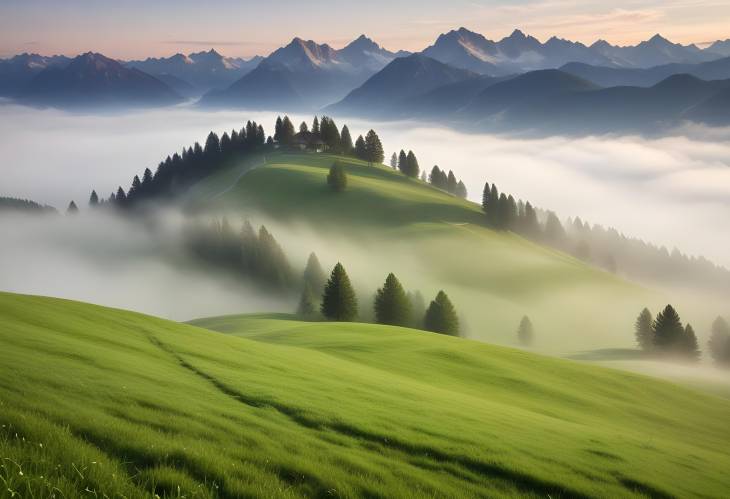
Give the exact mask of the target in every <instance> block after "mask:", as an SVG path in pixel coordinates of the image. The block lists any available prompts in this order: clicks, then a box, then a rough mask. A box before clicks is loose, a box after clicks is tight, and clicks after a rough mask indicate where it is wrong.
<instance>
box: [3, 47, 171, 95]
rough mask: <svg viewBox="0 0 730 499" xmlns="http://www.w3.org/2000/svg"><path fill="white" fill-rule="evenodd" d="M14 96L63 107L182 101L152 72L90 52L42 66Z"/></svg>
mask: <svg viewBox="0 0 730 499" xmlns="http://www.w3.org/2000/svg"><path fill="white" fill-rule="evenodd" d="M16 98H17V99H18V100H19V101H20V102H22V103H29V104H33V105H48V106H54V107H67V108H79V107H83V108H86V107H90V106H94V107H96V106H102V107H108V106H112V107H116V106H125V107H130V106H131V107H137V106H163V105H171V104H176V103H178V102H180V101H182V98H181V97H180V95H178V94H177V93H175V91H173V90H172V89H171V88H170V87H169V86H168V85H166V84H165V83H163V82H161V81H160V80H158V79H156V78H154V77H153V76H150V75H149V74H147V73H144V72H142V71H140V70H138V69H134V68H127V67H125V66H124V65H122V64H121V63H119V62H117V61H115V60H113V59H109V58H107V57H104V56H103V55H101V54H96V53H93V52H87V53H85V54H82V55H79V56H78V57H75V58H73V59H71V61H70V62H69V63H68V64H66V65H64V66H58V65H51V66H48V67H46V68H45V69H43V70H42V71H40V72H39V73H38V74H37V75H36V76H35V77H34V78H33V79H32V80H30V81H29V82H28V83H27V84H26V85H25V86H24V88H23V90H22V91H19V92H18V93H17V95H16Z"/></svg>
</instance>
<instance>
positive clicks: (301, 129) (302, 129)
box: [299, 121, 309, 134]
mask: <svg viewBox="0 0 730 499" xmlns="http://www.w3.org/2000/svg"><path fill="white" fill-rule="evenodd" d="M299 133H302V134H307V133H309V127H308V126H307V122H306V121H302V122H301V123H300V124H299Z"/></svg>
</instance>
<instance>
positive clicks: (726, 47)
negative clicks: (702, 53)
mask: <svg viewBox="0 0 730 499" xmlns="http://www.w3.org/2000/svg"><path fill="white" fill-rule="evenodd" d="M705 50H707V52H710V53H714V54H718V55H721V56H723V57H730V39H728V40H718V41H716V42H715V43H713V44H712V45H710V46H709V47H707V48H706V49H705Z"/></svg>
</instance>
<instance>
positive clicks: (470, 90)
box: [0, 28, 730, 126]
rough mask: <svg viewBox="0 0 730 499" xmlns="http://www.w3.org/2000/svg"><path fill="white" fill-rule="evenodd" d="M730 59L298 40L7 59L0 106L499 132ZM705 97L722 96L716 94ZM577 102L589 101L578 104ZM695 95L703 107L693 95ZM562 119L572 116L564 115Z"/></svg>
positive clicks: (495, 45) (452, 35)
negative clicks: (249, 114)
mask: <svg viewBox="0 0 730 499" xmlns="http://www.w3.org/2000/svg"><path fill="white" fill-rule="evenodd" d="M727 51H730V41H727V40H726V41H717V42H715V43H713V44H711V45H710V46H709V47H708V48H706V49H704V50H703V49H700V48H698V47H697V46H695V45H681V44H676V43H672V42H670V41H668V40H666V39H665V38H663V37H661V36H660V35H655V36H654V37H652V38H651V39H649V40H647V41H644V42H641V43H639V44H637V45H634V46H616V45H611V44H609V43H608V42H606V41H603V40H599V41H597V42H595V43H593V44H592V45H589V46H588V45H584V44H582V43H580V42H573V41H569V40H564V39H560V38H557V37H552V38H550V39H548V40H547V41H545V42H541V41H539V40H538V39H536V38H535V37H532V36H530V35H526V34H525V33H523V32H521V31H519V30H515V31H514V32H513V33H512V34H511V35H510V36H508V37H505V38H502V39H501V40H499V41H492V40H489V39H487V38H486V37H484V36H483V35H481V34H479V33H475V32H473V31H469V30H467V29H465V28H459V29H458V30H452V31H449V32H448V33H444V34H442V35H440V36H439V37H438V38H437V39H436V41H435V42H434V43H433V44H432V45H430V46H429V47H427V48H426V49H424V50H423V51H421V52H419V53H416V54H410V53H408V52H404V51H399V52H392V51H389V50H387V49H385V48H383V47H381V46H380V45H378V44H377V43H376V42H374V41H373V40H371V39H370V38H368V37H366V36H365V35H361V36H359V37H358V38H357V39H355V40H353V41H352V42H350V43H349V44H347V45H346V46H345V47H343V48H340V49H335V48H333V47H332V46H330V45H328V44H319V43H317V42H315V41H313V40H303V39H301V38H294V39H293V40H292V41H291V42H290V43H289V44H287V45H286V46H283V47H281V48H279V49H277V50H275V51H274V52H272V53H271V54H270V55H269V56H267V57H254V58H251V59H241V58H232V57H225V56H223V55H221V54H220V53H218V52H216V51H215V50H212V49H211V50H209V51H207V52H197V53H192V54H189V55H183V54H176V55H173V56H171V57H167V58H147V59H144V60H138V61H128V62H125V61H115V60H112V59H109V58H107V57H105V56H103V55H101V54H96V53H92V52H89V53H86V54H83V55H81V56H78V57H75V58H73V59H71V58H68V57H65V56H52V57H46V56H41V55H37V54H21V55H18V56H15V57H13V58H10V59H7V60H0V96H5V97H11V98H14V99H16V100H18V101H20V102H21V103H26V104H40V105H50V106H58V107H78V106H87V107H92V106H95V105H125V104H128V105H134V106H159V105H169V104H173V103H177V102H180V101H182V100H183V98H187V99H188V100H191V99H197V98H198V97H200V99H199V101H198V102H199V104H200V105H201V106H213V107H224V108H257V109H272V110H280V111H296V110H299V111H304V110H307V111H316V110H320V109H322V108H325V107H326V106H327V107H326V109H327V110H328V111H330V112H333V113H341V114H342V113H344V114H363V115H368V116H379V117H387V118H393V117H399V118H403V117H405V118H415V117H418V118H429V117H439V118H442V117H448V118H449V119H455V120H466V121H467V122H468V123H469V124H478V125H479V126H482V125H484V124H491V125H490V126H496V125H497V124H501V125H506V124H509V123H513V124H514V123H517V122H520V121H521V119H522V118H524V117H525V116H526V115H527V114H529V113H527V112H526V111H525V110H524V109H523V108H524V105H523V106H522V107H519V106H518V107H519V109H518V107H515V106H517V104H516V103H515V102H512V101H511V99H512V96H513V95H514V96H519V98H521V99H522V101H523V103H524V102H534V99H535V98H537V97H538V96H542V97H543V98H546V97H545V95H546V94H550V93H551V92H553V91H555V92H558V94H560V92H562V94H560V95H561V98H560V99H556V102H563V105H564V106H565V109H571V112H573V113H576V112H578V110H577V108H575V107H574V106H572V104H570V103H569V102H565V101H564V98H565V96H567V95H571V96H573V97H574V98H575V99H578V100H581V99H583V100H586V99H587V100H590V99H594V98H595V99H599V97H595V96H593V95H594V94H595V95H598V96H612V97H610V99H616V98H617V97H616V96H622V95H623V96H625V97H626V98H628V97H629V96H634V95H635V94H636V93H635V92H633V91H631V92H628V91H612V92H601V90H602V89H603V88H604V87H618V86H628V87H637V88H638V87H644V88H647V89H653V88H654V87H657V86H658V85H659V84H660V83H662V82H663V81H664V80H667V79H668V78H670V77H672V76H674V75H679V74H687V75H691V76H693V77H694V78H692V79H683V80H675V84H679V83H682V84H686V85H694V84H695V83H696V82H695V80H697V79H699V80H706V81H710V80H725V79H729V78H730V57H724V58H723V56H722V55H721V54H724V53H726V52H727ZM558 69H559V71H556V70H558ZM545 70H552V71H548V72H544V71H545ZM541 71H543V72H541ZM532 73H535V74H532ZM520 75H521V76H520ZM492 87H495V88H492ZM578 87H580V88H578ZM707 88H708V89H714V90H717V91H718V92H719V90H718V89H717V87H715V86H712V85H710V86H707ZM714 90H713V91H714ZM579 91H580V92H579ZM495 92H502V93H500V94H496V93H495ZM632 92H633V93H632ZM579 93H581V94H582V93H589V94H591V95H592V97H590V98H587V97H583V96H582V95H581V96H580V97H578V94H579ZM650 93H651V92H649V94H650ZM488 95H492V97H487V96H488ZM687 95H692V96H699V95H704V96H706V95H705V94H696V93H693V92H692V91H691V89H687ZM201 96H202V97H201ZM713 97H714V95H713ZM605 98H609V97H605ZM708 99H709V97H708ZM680 100H681V99H680ZM682 102H685V101H684V100H682ZM711 102H715V103H716V105H719V106H721V109H723V107H722V106H723V105H724V104H723V103H724V102H725V100H723V99H722V98H721V97H720V96H717V100H715V101H711ZM534 105H537V104H534ZM596 105H599V107H600V103H596ZM691 105H692V106H693V107H692V109H691V110H690V109H683V110H682V111H681V113H679V114H681V116H686V117H692V118H693V119H700V118H701V117H702V116H708V115H709V114H708V113H709V108H707V107H703V105H705V103H704V102H695V101H694V100H693V101H692V103H691ZM706 105H709V104H706ZM618 107H620V106H618ZM667 109H675V108H674V107H672V106H669V107H668V108H667ZM702 109H705V111H701V110H702ZM553 111H556V110H553ZM560 114H561V115H565V114H566V112H565V110H563V111H561V112H560ZM711 114H712V116H713V117H712V121H713V123H717V122H724V121H730V119H729V118H726V117H725V116H724V115H723V114H722V112H718V111H717V110H715V111H714V112H713V113H711ZM517 117H520V120H518V119H517ZM665 117H666V118H668V119H670V120H671V119H678V116H672V117H669V116H665ZM538 118H539V117H538ZM619 121H620V120H619ZM640 121H642V122H643V121H646V120H640Z"/></svg>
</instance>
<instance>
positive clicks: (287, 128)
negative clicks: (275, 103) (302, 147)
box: [281, 116, 295, 146]
mask: <svg viewBox="0 0 730 499" xmlns="http://www.w3.org/2000/svg"><path fill="white" fill-rule="evenodd" d="M294 133H295V131H294V125H293V124H292V122H291V120H290V119H289V116H284V119H283V120H282V122H281V142H282V143H283V144H285V145H287V146H289V145H291V144H292V143H293V142H294Z"/></svg>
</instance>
